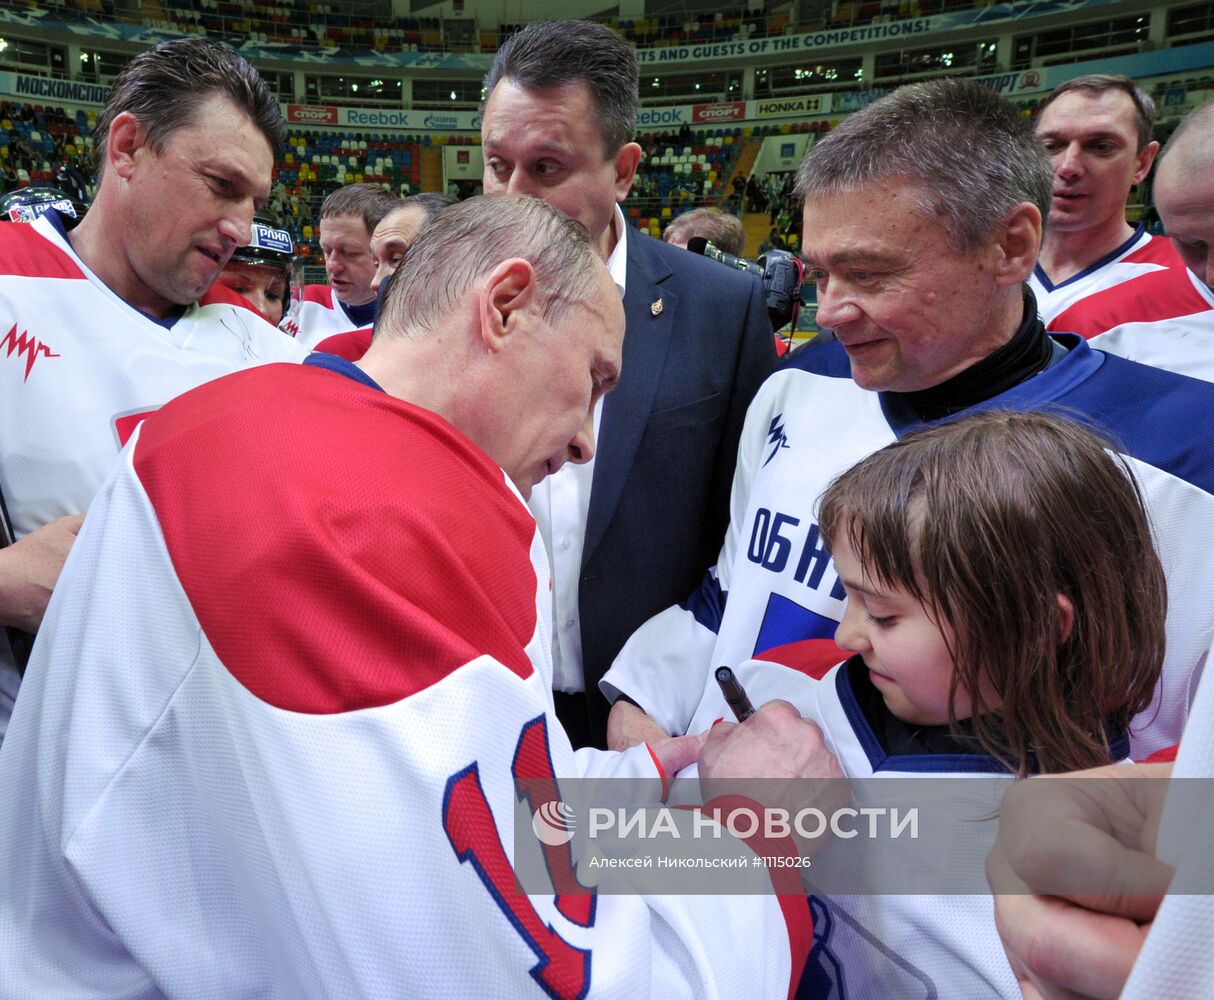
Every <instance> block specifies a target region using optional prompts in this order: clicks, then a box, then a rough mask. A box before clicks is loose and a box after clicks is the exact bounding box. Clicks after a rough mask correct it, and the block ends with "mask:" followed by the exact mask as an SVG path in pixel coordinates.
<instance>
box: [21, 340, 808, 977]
mask: <svg viewBox="0 0 1214 1000" xmlns="http://www.w3.org/2000/svg"><path fill="white" fill-rule="evenodd" d="M322 358H326V360H321V359H322ZM314 359H315V360H313V361H312V362H310V363H305V364H303V365H271V366H267V367H264V368H261V369H258V370H256V371H249V372H240V373H237V374H235V375H231V376H229V377H228V378H224V379H219V380H216V381H215V382H212V383H210V384H209V385H206V386H203V387H201V388H200V389H198V390H196V391H194V392H192V393H188V394H186V395H185V396H183V397H181V398H180V399H177V400H175V401H173V402H172V403H170V404H168V405H167V406H166V407H165V408H164V409H163V410H162V411H161V412H160V413H158V414H157V415H156V416H155V417H154V418H153V419H151V420H149V421H147V422H146V423H144V424H143V426H142V427H141V428H140V430H139V432H138V433H137V435H136V437H135V438H134V439H133V441H132V444H131V446H130V447H129V448H128V449H127V450H126V451H125V452H124V453H123V457H122V461H121V463H120V465H119V467H118V468H117V469H116V470H115V472H114V474H113V476H112V477H111V479H110V480H109V482H108V483H107V484H106V485H105V486H104V487H103V488H102V490H101V492H100V493H99V494H98V496H97V498H96V500H95V501H94V504H93V508H92V510H91V511H90V515H89V518H88V521H87V522H86V523H85V525H84V529H83V530H82V532H81V534H80V538H79V540H78V542H77V544H76V546H75V547H74V548H73V550H72V553H71V555H70V557H69V559H68V562H67V566H66V567H65V569H64V572H63V576H62V578H61V580H60V583H59V586H58V587H57V588H56V590H55V593H54V596H53V597H52V600H51V605H50V608H49V610H48V613H47V617H46V622H45V624H44V626H43V627H44V629H45V630H47V631H48V632H49V634H50V636H51V639H52V641H51V642H47V643H43V642H39V643H38V644H37V645H36V646H35V649H34V655H33V659H32V661H31V663H30V668H29V673H28V675H27V680H26V688H25V690H24V691H23V692H22V696H21V700H20V702H19V703H18V705H17V708H16V712H15V713H14V716H13V724H12V727H11V730H10V734H9V740H8V742H7V743H6V745H5V747H4V752H3V753H2V754H0V803H3V807H0V844H3V845H4V849H3V850H2V851H0V970H3V974H2V975H0V998H3V1000H29V998H31V997H35V996H37V997H51V996H56V997H69V996H70V997H84V996H88V997H92V998H101V997H106V998H118V997H124V998H126V997H135V996H139V997H147V998H153V997H180V998H186V997H191V998H204V997H237V996H243V997H258V998H262V1000H275V998H282V1000H301V998H313V997H315V998H329V997H367V998H369V997H389V996H391V997H452V998H455V997H486V998H489V997H512V998H514V997H518V998H523V997H537V998H541V997H544V996H545V995H546V996H548V997H554V998H564V997H568V998H574V997H577V998H583V997H585V998H596V997H597V998H622V997H628V998H634V997H635V998H642V997H658V998H661V1000H675V998H679V997H687V998H689V1000H690V998H700V997H722V998H723V997H742V996H745V997H755V998H761V997H772V998H777V997H778V998H784V997H786V996H788V995H789V993H790V984H792V985H795V980H796V979H797V978H798V975H799V972H800V966H801V964H803V961H804V957H805V955H806V954H807V952H808V947H809V940H810V926H809V919H808V907H807V905H806V900H805V897H804V896H803V895H802V894H800V893H799V892H798V893H797V894H796V895H792V896H784V897H777V896H772V895H759V896H736V897H733V896H731V897H696V896H669V897H663V896H655V895H652V894H646V893H645V892H644V890H643V887H640V888H638V891H637V892H636V893H632V894H595V893H592V892H591V893H583V892H578V891H577V890H576V888H575V886H574V884H573V883H571V882H568V881H564V880H565V879H566V878H568V877H571V875H572V867H571V862H570V858H571V848H570V846H569V842H568V841H566V842H564V843H562V844H555V845H553V846H551V849H550V851H548V852H546V854H540V855H539V856H540V857H541V858H543V857H546V858H547V861H548V866H549V867H548V870H549V872H550V873H551V874H552V876H553V883H554V885H556V886H558V887H561V886H563V887H564V890H563V891H558V893H557V894H553V893H551V892H550V893H548V894H539V895H530V896H528V895H524V894H522V893H520V892H518V891H517V890H516V887H515V878H514V876H515V866H516V864H517V863H518V862H517V860H516V859H517V858H518V856H519V854H520V852H523V851H529V852H540V851H541V850H542V848H541V847H540V846H539V842H538V840H533V839H528V840H526V841H524V840H523V838H522V837H521V836H520V837H518V838H516V836H515V833H514V828H515V821H514V817H515V815H516V810H517V809H519V808H526V807H524V806H522V805H521V803H522V802H523V801H526V802H528V803H529V804H530V808H531V809H532V810H536V809H537V808H538V807H539V806H542V805H545V804H547V803H548V802H549V801H552V800H550V799H548V798H544V799H543V800H541V801H538V802H537V801H534V800H532V799H530V798H529V797H527V798H525V799H523V800H520V798H519V794H518V791H517V786H516V784H515V780H516V778H518V779H533V780H537V781H539V782H541V783H543V782H550V784H549V785H548V787H549V789H550V792H549V793H548V794H550V795H551V796H553V798H554V799H556V798H558V797H559V794H560V788H559V785H558V784H557V783H558V781H564V780H566V779H573V778H577V777H588V776H595V777H608V776H610V777H644V778H648V779H653V778H654V777H655V776H657V774H658V772H657V770H656V768H655V764H654V761H653V758H652V756H651V755H650V753H649V752H648V748H647V747H644V746H640V747H635V748H633V749H632V750H630V751H628V752H626V753H623V754H613V753H606V752H600V751H595V750H583V751H579V752H577V753H575V752H574V751H573V750H572V749H571V747H570V744H569V740H568V738H567V737H566V736H565V734H564V732H563V730H562V729H561V727H560V725H559V723H558V722H557V721H556V717H555V715H554V712H553V705H552V693H551V686H552V665H551V657H550V654H549V647H548V636H549V635H550V629H551V623H550V621H549V620H548V616H549V615H550V611H549V610H548V609H549V608H550V605H551V599H550V596H549V587H550V582H551V577H550V574H549V572H548V568H547V561H546V556H545V554H544V547H543V543H542V541H541V540H540V539H539V537H538V535H537V533H536V530H535V522H534V520H533V519H532V518H531V516H530V514H529V513H528V511H527V508H526V506H525V505H524V503H523V501H522V499H521V497H520V496H519V495H518V493H517V492H516V491H515V490H514V489H513V488H512V487H511V486H510V485H509V484H508V482H507V480H506V478H505V475H504V473H503V472H502V470H501V469H499V468H498V467H497V466H496V465H495V464H494V463H493V462H492V461H491V460H490V459H489V458H488V456H486V455H485V454H484V453H483V452H481V451H480V450H479V449H477V448H476V446H475V445H473V444H472V442H471V441H469V440H468V439H467V438H466V437H465V436H464V435H463V434H461V433H460V432H459V431H458V430H457V429H456V428H454V427H452V426H451V425H450V424H448V423H447V422H446V421H444V420H442V419H441V418H439V417H438V416H437V415H435V414H433V413H429V412H427V411H425V410H421V409H419V408H417V407H415V406H411V405H410V404H408V403H404V402H402V401H400V400H398V399H395V398H392V397H391V396H388V395H387V394H385V393H383V392H380V391H378V389H377V388H375V387H374V386H373V384H367V380H366V379H365V377H361V378H360V377H359V376H357V375H355V374H350V372H351V369H352V366H347V367H346V368H344V369H343V368H341V367H340V366H342V365H345V364H346V363H345V362H341V361H338V360H337V359H333V358H327V356H321V355H316V356H314ZM330 363H336V364H337V365H338V366H339V367H338V369H337V370H323V367H322V366H324V367H331V364H330ZM343 371H344V372H345V374H343ZM354 371H355V372H356V370H354ZM347 375H349V377H347ZM360 381H361V382H362V383H363V384H359V383H360ZM304 426H306V427H308V429H309V430H308V433H307V434H299V433H298V430H299V428H300V427H304ZM351 484H353V485H351ZM650 783H651V784H653V785H657V784H658V782H653V781H652V780H651V782H650ZM655 801H656V797H655ZM534 822H535V821H534V820H532V821H531V822H526V821H525V820H524V827H525V828H529V827H531V826H532V825H533V823H534ZM528 833H530V831H529V830H528ZM738 848H739V850H740V851H742V852H745V851H746V847H745V845H743V844H741V843H740V842H738ZM541 864H542V861H541ZM706 877H709V878H711V873H710V874H709V875H708V876H706ZM584 884H590V882H589V881H587V882H585V883H584Z"/></svg>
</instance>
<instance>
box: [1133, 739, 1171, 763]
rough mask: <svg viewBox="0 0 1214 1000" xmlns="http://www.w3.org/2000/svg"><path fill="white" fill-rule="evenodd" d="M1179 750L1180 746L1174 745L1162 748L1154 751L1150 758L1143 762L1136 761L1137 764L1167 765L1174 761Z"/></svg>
mask: <svg viewBox="0 0 1214 1000" xmlns="http://www.w3.org/2000/svg"><path fill="white" fill-rule="evenodd" d="M1179 749H1180V744H1179V743H1177V744H1174V745H1173V746H1170V747H1163V748H1162V749H1160V750H1156V751H1155V752H1154V753H1153V754H1151V756H1149V757H1147V758H1146V759H1145V760H1140V761H1138V763H1139V764H1167V763H1170V762H1171V761H1174V760H1175V759H1176V753H1177V751H1178V750H1179Z"/></svg>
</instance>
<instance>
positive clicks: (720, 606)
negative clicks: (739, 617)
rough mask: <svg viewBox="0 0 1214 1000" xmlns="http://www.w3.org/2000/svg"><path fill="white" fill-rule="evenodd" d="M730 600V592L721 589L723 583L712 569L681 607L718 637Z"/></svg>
mask: <svg viewBox="0 0 1214 1000" xmlns="http://www.w3.org/2000/svg"><path fill="white" fill-rule="evenodd" d="M728 598H729V593H728V591H725V590H722V589H721V581H720V580H718V579H717V575H716V573H714V572H713V571H712V570H711V569H710V570H708V571H707V572H706V573H705V574H704V579H703V581H701V583H700V585H699V587H697V588H696V589H695V590H694V591H692V592H691V594H690V595H689V596H688V597H687V600H685V601H683V602H682V603H681V604H679V607H680V608H682V609H683V610H684V611H690V612H691V613H692V615H693V616H694V617H695V620H696V621H698V622H699V623H700V624H701V625H703V626H704V627H705V628H706V629H708V631H710V632H711V633H712V634H713V635H716V634H717V633H718V632H720V631H721V619H722V618H724V617H725V602H726V601H727V600H728Z"/></svg>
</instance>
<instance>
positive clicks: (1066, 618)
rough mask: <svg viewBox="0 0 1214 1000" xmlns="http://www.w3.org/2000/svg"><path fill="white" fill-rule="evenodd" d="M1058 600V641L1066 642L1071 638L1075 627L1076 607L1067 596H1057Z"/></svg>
mask: <svg viewBox="0 0 1214 1000" xmlns="http://www.w3.org/2000/svg"><path fill="white" fill-rule="evenodd" d="M1055 596H1056V597H1057V598H1058V631H1059V633H1060V634H1059V636H1058V641H1059V642H1066V641H1067V639H1069V638H1070V637H1071V630H1072V629H1074V627H1075V605H1074V604H1072V603H1071V599H1070V598H1069V597H1067V596H1066V595H1065V594H1056V595H1055Z"/></svg>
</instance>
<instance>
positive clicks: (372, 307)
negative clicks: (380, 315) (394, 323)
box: [333, 295, 379, 329]
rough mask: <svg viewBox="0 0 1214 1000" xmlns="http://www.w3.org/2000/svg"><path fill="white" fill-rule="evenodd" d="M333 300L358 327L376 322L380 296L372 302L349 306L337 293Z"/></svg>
mask: <svg viewBox="0 0 1214 1000" xmlns="http://www.w3.org/2000/svg"><path fill="white" fill-rule="evenodd" d="M333 301H334V302H336V303H337V305H338V307H339V308H340V309H341V311H342V312H344V313H345V314H346V316H347V317H349V319H350V322H351V323H352V324H353V325H354V327H355V328H356V329H362V328H363V327H364V326H370V325H371V324H372V323H374V322H375V314H376V312H378V310H379V299H378V298H374V299H372V300H371V301H370V302H364V303H363V304H362V305H361V306H348V305H346V304H345V303H344V302H342V301H341V299H339V298H338V297H337V296H336V295H334V296H333Z"/></svg>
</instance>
